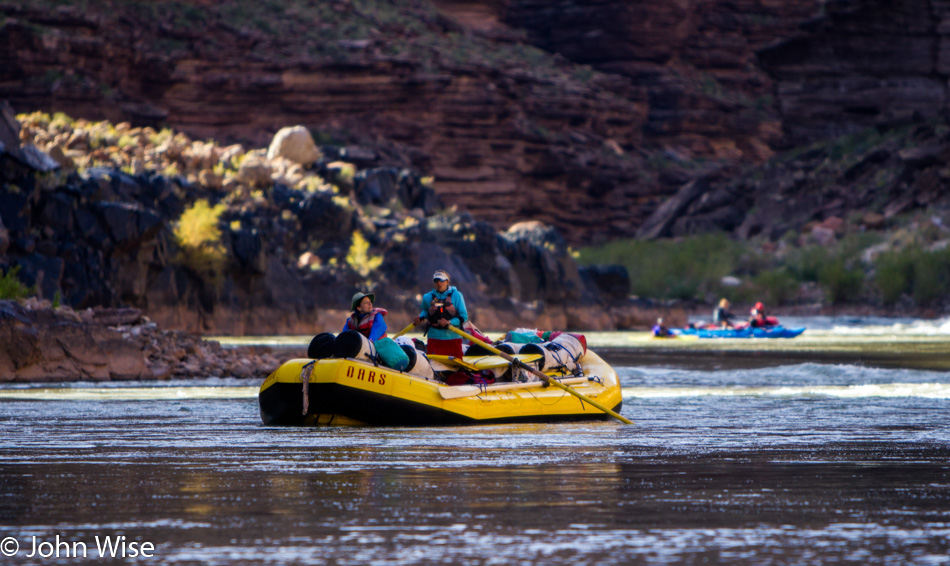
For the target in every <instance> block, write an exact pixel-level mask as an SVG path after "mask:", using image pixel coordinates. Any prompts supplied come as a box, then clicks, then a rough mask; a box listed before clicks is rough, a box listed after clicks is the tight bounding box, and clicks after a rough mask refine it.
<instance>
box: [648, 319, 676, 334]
mask: <svg viewBox="0 0 950 566" xmlns="http://www.w3.org/2000/svg"><path fill="white" fill-rule="evenodd" d="M653 335H654V336H656V337H657V338H668V337H670V336H673V335H674V334H673V333H672V332H671V331H670V329H669V328H667V327H666V326H664V325H663V319H662V318H658V319H656V324H654V325H653Z"/></svg>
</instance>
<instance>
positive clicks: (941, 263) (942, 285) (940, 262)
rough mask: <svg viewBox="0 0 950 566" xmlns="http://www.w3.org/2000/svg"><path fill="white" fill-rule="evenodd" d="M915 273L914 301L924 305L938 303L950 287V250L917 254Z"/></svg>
mask: <svg viewBox="0 0 950 566" xmlns="http://www.w3.org/2000/svg"><path fill="white" fill-rule="evenodd" d="M913 273H914V291H913V297H914V302H915V303H916V304H917V305H919V306H924V307H926V306H932V305H934V304H936V303H938V302H939V301H940V299H942V298H943V297H945V296H946V295H947V290H948V288H950V251H948V250H940V251H934V252H923V253H920V254H917V255H916V257H915V261H914V270H913Z"/></svg>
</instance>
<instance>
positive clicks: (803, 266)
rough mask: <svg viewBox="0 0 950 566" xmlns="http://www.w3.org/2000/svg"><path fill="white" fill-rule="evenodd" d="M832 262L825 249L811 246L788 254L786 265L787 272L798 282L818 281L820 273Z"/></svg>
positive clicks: (829, 254)
mask: <svg viewBox="0 0 950 566" xmlns="http://www.w3.org/2000/svg"><path fill="white" fill-rule="evenodd" d="M833 262H834V259H833V258H832V256H831V253H830V252H829V251H828V250H827V249H826V248H822V247H818V246H811V247H807V248H801V249H799V250H795V251H794V252H793V253H791V254H789V258H788V263H787V265H788V269H789V272H790V273H791V274H792V276H794V277H795V278H796V279H798V280H799V281H818V278H819V274H820V273H821V271H822V270H823V269H826V268H827V267H828V266H829V265H830V264H831V263H833Z"/></svg>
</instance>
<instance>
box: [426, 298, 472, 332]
mask: <svg viewBox="0 0 950 566" xmlns="http://www.w3.org/2000/svg"><path fill="white" fill-rule="evenodd" d="M433 299H439V300H444V299H449V300H451V301H452V304H453V305H454V306H455V310H456V314H457V315H458V316H456V317H454V318H452V319H451V320H449V324H451V325H452V326H454V327H456V328H459V329H461V328H462V323H463V322H465V321H466V320H468V310H467V309H466V308H465V297H463V296H462V293H461V292H459V290H458V289H456V288H455V287H451V286H450V287H449V288H448V289H446V290H445V292H444V293H439V292H437V291H436V290H435V289H433V290H431V291H429V292H428V293H426V294H425V295H423V297H422V312H420V313H419V316H421V317H422V318H428V317H429V306H430V305H431V304H432V301H433ZM426 336H428V337H429V338H435V339H436V340H452V339H454V338H461V336H459V335H458V334H456V333H454V332H452V331H451V330H449V329H448V328H436V327H435V326H430V327H429V332H428V334H426Z"/></svg>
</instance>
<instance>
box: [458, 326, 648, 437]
mask: <svg viewBox="0 0 950 566" xmlns="http://www.w3.org/2000/svg"><path fill="white" fill-rule="evenodd" d="M448 329H449V330H451V331H452V332H454V333H456V334H458V335H459V336H461V337H463V338H468V339H469V340H471V341H472V343H473V344H478V345H479V346H481V347H482V348H485V349H486V350H488V351H489V352H491V353H493V354H495V355H498V356H501V357H503V358H505V359H506V360H508V361H509V362H511V365H513V366H517V367H520V368H521V369H525V370H528V371H530V372H531V373H532V374H534V375H535V376H537V377H539V378H541V380H542V381H544V382H546V383H547V384H548V385H554V386H556V387H559V388H561V389H563V390H564V391H567V392H568V393H570V394H571V395H573V396H575V397H577V398H578V399H580V400H581V401H586V402H588V403H590V404H591V405H593V406H594V407H597V408H598V409H600V410H601V411H603V412H605V413H607V414H608V415H610V416H611V417H613V418H615V419H617V420H618V421H620V422H622V423H624V424H633V421H631V420H630V419H627V418H625V417H622V416H620V415H618V414H617V413H615V412H613V411H611V410H610V409H608V408H607V407H605V406H603V405H601V404H600V403H598V402H597V401H594V400H593V399H591V398H590V397H588V396H586V395H582V394H580V393H578V392H577V391H574V390H573V389H572V388H570V387H568V386H566V385H564V384H563V383H561V382H560V381H558V380H556V379H551V378H550V377H549V376H547V375H545V374H544V372H542V371H540V370H538V369H535V368H533V367H531V366H529V365H527V364H525V363H524V362H522V361H521V360H519V359H517V358H513V357H511V356H510V355H508V354H506V353H505V352H502V351H501V350H499V349H498V348H496V347H494V346H492V345H491V344H486V343H485V342H483V341H482V340H479V339H478V338H476V337H474V336H472V335H471V334H469V333H468V332H465V331H464V330H459V329H458V328H456V327H454V326H452V325H451V324H450V325H449V326H448Z"/></svg>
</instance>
